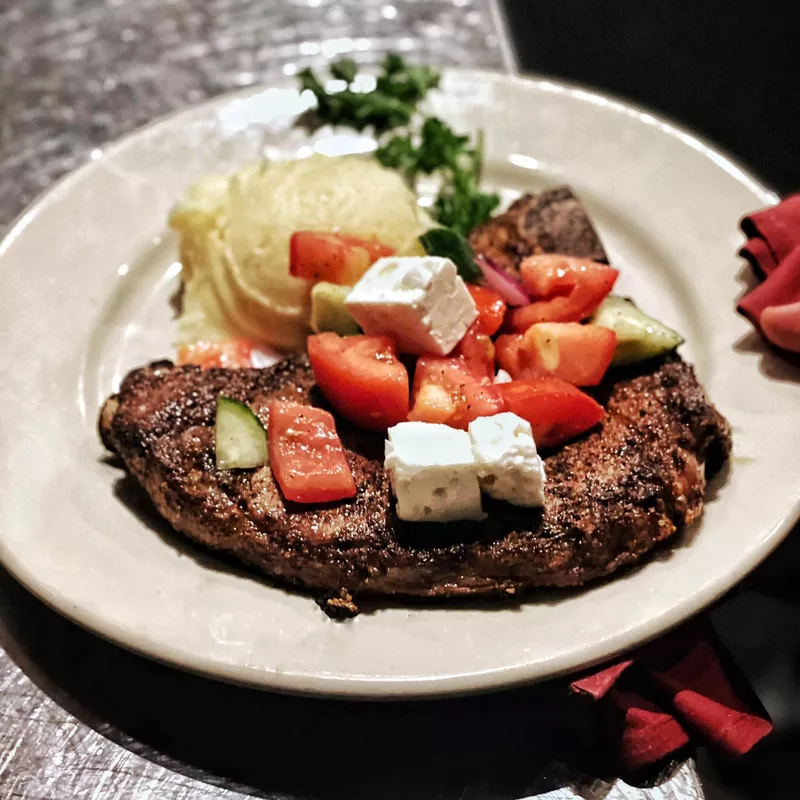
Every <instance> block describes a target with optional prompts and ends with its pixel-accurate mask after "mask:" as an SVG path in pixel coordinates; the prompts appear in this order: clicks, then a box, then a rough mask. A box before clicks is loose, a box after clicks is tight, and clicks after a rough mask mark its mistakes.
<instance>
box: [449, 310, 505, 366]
mask: <svg viewBox="0 0 800 800" xmlns="http://www.w3.org/2000/svg"><path fill="white" fill-rule="evenodd" d="M451 356H457V357H459V358H461V359H463V361H464V363H465V364H466V365H467V366H468V367H469V369H470V371H471V372H472V373H473V374H474V375H476V376H477V377H479V378H489V379H490V380H491V379H492V378H494V372H495V370H494V356H495V348H494V342H493V341H492V340H491V339H490V338H489V337H488V336H487V335H486V334H485V333H484V332H483V331H482V329H481V325H480V319H476V320H475V322H473V323H472V325H470V327H469V328H468V329H467V332H466V333H465V334H464V336H463V338H462V339H461V341H460V342H459V343H458V344H457V345H456V346H455V348H454V349H453V352H452V353H451Z"/></svg>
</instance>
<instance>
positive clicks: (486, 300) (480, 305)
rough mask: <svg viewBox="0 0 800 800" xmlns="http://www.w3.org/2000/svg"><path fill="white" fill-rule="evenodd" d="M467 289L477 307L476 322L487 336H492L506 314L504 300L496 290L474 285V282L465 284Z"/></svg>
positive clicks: (498, 328)
mask: <svg viewBox="0 0 800 800" xmlns="http://www.w3.org/2000/svg"><path fill="white" fill-rule="evenodd" d="M467 291H468V292H469V293H470V294H471V295H472V299H473V300H474V301H475V306H476V307H477V309H478V319H477V322H478V323H479V325H480V327H481V330H482V331H483V333H485V334H486V335H487V336H494V335H495V334H496V333H497V331H499V330H500V326H501V325H502V324H503V319H504V318H505V316H506V302H505V300H503V298H502V297H500V295H499V294H497V292H493V291H492V290H491V289H486V288H484V287H483V286H476V285H475V284H474V283H468V284H467Z"/></svg>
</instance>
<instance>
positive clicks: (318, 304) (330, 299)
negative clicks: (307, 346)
mask: <svg viewBox="0 0 800 800" xmlns="http://www.w3.org/2000/svg"><path fill="white" fill-rule="evenodd" d="M351 290H352V286H338V285H337V284H335V283H327V282H326V281H320V282H319V283H316V284H314V288H313V289H312V290H311V328H312V330H313V331H314V332H315V333H324V332H325V331H333V332H334V333H338V334H339V336H351V335H353V334H355V333H358V332H359V330H360V328H359V327H358V323H357V322H356V321H355V320H354V319H353V318H352V317H351V316H350V312H349V311H348V310H347V307H346V306H345V304H344V303H345V300H347V295H349V294H350V291H351Z"/></svg>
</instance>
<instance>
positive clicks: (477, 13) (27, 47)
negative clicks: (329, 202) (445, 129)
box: [0, 0, 511, 223]
mask: <svg viewBox="0 0 800 800" xmlns="http://www.w3.org/2000/svg"><path fill="white" fill-rule="evenodd" d="M498 19H499V17H498V16H497V13H496V9H495V7H494V4H493V2H490V0H398V2H392V0H344V1H342V0H340V1H339V2H333V0H136V2H124V0H2V2H0V223H2V222H3V221H5V222H8V221H9V219H10V218H11V217H13V216H14V215H15V214H16V213H18V212H19V211H20V210H21V209H22V208H23V207H24V206H25V205H27V204H28V203H29V202H30V200H31V199H32V198H33V197H34V196H35V195H37V194H38V193H39V192H41V191H42V190H43V189H45V188H46V187H47V186H49V185H50V184H51V183H52V182H53V180H54V179H55V178H57V177H59V176H60V175H62V174H64V173H65V172H67V171H69V170H70V169H72V168H74V167H76V166H78V165H79V164H81V163H83V162H84V161H85V159H86V158H87V156H88V154H89V153H90V152H91V150H92V148H94V147H97V146H99V145H102V144H104V143H105V142H108V141H110V140H112V139H116V138H118V137H119V136H121V135H122V134H125V133H127V132H128V131H131V130H133V129H134V128H137V127H139V126H140V125H142V124H144V123H146V122H149V121H150V120H152V119H154V118H155V117H157V116H160V115H162V114H165V113H167V112H169V111H173V110H175V109H179V108H183V107H185V106H187V105H189V104H191V103H196V102H198V101H201V100H204V99H205V98H208V97H211V96H213V95H215V94H219V93H220V92H224V91H228V90H231V89H236V88H239V87H242V86H248V85H250V84H254V83H263V82H267V81H269V79H270V78H274V77H275V76H276V75H278V76H279V75H281V74H293V72H295V71H296V70H297V69H301V68H302V67H304V66H306V65H307V64H309V63H314V62H315V61H319V60H320V59H324V58H327V57H331V56H336V55H337V54H341V53H348V54H353V55H354V57H355V58H357V59H358V60H359V61H362V62H364V63H370V62H373V61H376V60H379V59H380V58H382V57H383V55H384V54H385V52H386V51H387V50H396V51H399V52H404V53H407V54H409V55H410V57H413V58H414V59H416V60H418V61H423V62H425V63H438V64H442V63H447V64H470V65H475V66H487V67H500V68H503V67H509V66H510V59H511V55H510V51H509V49H508V46H507V44H506V42H507V39H506V37H505V36H503V35H502V32H501V31H500V30H499V28H498Z"/></svg>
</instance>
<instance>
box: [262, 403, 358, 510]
mask: <svg viewBox="0 0 800 800" xmlns="http://www.w3.org/2000/svg"><path fill="white" fill-rule="evenodd" d="M269 463H270V466H271V467H272V474H273V475H274V476H275V480H276V481H277V482H278V485H279V486H280V487H281V491H282V492H283V495H284V497H285V498H286V499H287V500H293V501H294V502H295V503H331V502H333V501H334V500H344V499H345V498H347V497H355V494H356V482H355V481H354V480H353V473H352V472H351V470H350V465H349V464H348V463H347V458H346V457H345V454H344V448H343V447H342V442H341V440H340V439H339V434H338V433H336V423H335V422H334V419H333V415H332V414H330V413H329V412H327V411H325V410H324V409H321V408H314V407H312V406H300V405H295V404H294V403H287V402H282V401H276V402H274V403H272V404H271V405H270V407H269Z"/></svg>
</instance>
